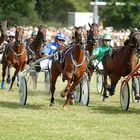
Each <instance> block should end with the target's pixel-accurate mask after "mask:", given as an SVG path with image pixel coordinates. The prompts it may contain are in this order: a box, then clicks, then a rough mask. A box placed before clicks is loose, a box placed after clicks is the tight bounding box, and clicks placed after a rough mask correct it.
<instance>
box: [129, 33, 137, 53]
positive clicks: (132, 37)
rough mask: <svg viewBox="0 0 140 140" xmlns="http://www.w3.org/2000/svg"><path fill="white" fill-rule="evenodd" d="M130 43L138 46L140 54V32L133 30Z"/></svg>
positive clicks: (134, 46)
mask: <svg viewBox="0 0 140 140" xmlns="http://www.w3.org/2000/svg"><path fill="white" fill-rule="evenodd" d="M129 45H130V46H131V47H133V48H136V49H137V52H138V53H139V54H140V32H134V31H132V32H131V34H130V36H129Z"/></svg>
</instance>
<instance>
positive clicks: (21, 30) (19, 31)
mask: <svg viewBox="0 0 140 140" xmlns="http://www.w3.org/2000/svg"><path fill="white" fill-rule="evenodd" d="M23 35H24V28H23V27H17V28H16V35H15V40H16V43H17V44H19V43H21V42H22V39H23Z"/></svg>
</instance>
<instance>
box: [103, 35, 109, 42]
mask: <svg viewBox="0 0 140 140" xmlns="http://www.w3.org/2000/svg"><path fill="white" fill-rule="evenodd" d="M103 40H108V41H111V35H110V34H104V35H103Z"/></svg>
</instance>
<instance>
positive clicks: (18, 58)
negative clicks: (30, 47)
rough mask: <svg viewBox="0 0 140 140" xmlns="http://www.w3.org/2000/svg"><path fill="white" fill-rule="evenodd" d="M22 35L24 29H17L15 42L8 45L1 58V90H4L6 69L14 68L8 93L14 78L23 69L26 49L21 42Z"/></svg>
mask: <svg viewBox="0 0 140 140" xmlns="http://www.w3.org/2000/svg"><path fill="white" fill-rule="evenodd" d="M23 34H24V29H23V28H22V27H17V29H16V36H15V42H14V43H12V44H10V46H9V47H8V48H7V49H5V52H4V54H3V58H2V84H1V88H4V83H5V74H6V68H7V66H8V65H12V66H13V67H14V68H15V73H14V76H13V77H12V82H11V86H10V88H9V91H10V90H12V86H13V83H14V81H15V77H16V76H17V74H18V72H19V71H22V70H23V69H24V66H25V63H26V48H25V46H24V43H23V41H22V39H23Z"/></svg>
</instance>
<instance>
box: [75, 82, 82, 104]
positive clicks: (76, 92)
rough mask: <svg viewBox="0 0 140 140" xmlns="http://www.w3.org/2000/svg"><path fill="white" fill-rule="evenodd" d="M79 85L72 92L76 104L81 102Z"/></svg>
mask: <svg viewBox="0 0 140 140" xmlns="http://www.w3.org/2000/svg"><path fill="white" fill-rule="evenodd" d="M80 86H81V85H80V83H79V84H78V85H77V86H76V87H75V90H74V95H75V100H76V101H77V102H80V101H81V92H80V88H81V87H80Z"/></svg>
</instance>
